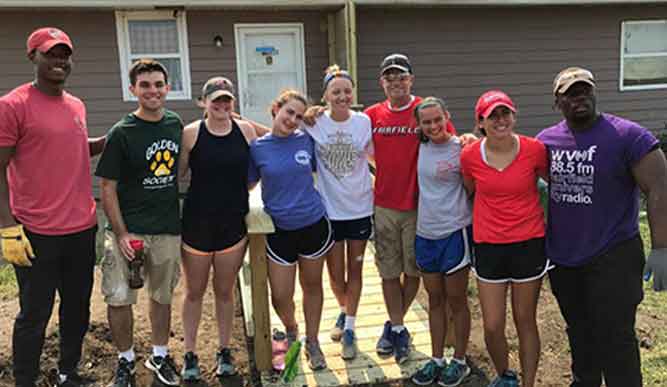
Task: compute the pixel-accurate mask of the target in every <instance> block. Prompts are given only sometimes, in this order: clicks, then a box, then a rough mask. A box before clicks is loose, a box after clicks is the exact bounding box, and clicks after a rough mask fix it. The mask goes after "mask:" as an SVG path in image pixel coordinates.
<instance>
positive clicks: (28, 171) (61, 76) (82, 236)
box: [0, 27, 104, 387]
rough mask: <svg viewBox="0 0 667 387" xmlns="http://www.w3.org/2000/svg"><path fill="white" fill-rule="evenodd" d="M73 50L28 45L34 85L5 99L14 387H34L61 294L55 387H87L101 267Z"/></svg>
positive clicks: (1, 103)
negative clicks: (72, 83) (93, 297)
mask: <svg viewBox="0 0 667 387" xmlns="http://www.w3.org/2000/svg"><path fill="white" fill-rule="evenodd" d="M72 50H73V46H72V41H71V40H70V38H69V36H67V34H65V32H63V31H61V30H59V29H56V28H50V27H47V28H40V29H38V30H36V31H34V32H33V33H32V34H31V35H30V37H29V38H28V41H27V54H28V59H29V60H30V61H31V62H32V64H33V65H34V71H35V79H34V80H33V81H32V82H29V83H26V84H23V85H21V86H19V87H17V88H16V89H14V90H12V91H10V92H9V93H7V94H6V95H4V96H3V97H1V98H0V168H2V171H3V173H0V236H1V237H2V239H1V242H2V253H3V256H4V258H5V259H6V260H7V261H9V262H10V263H12V264H13V265H14V269H15V271H16V279H17V282H18V287H19V303H20V311H19V313H18V315H17V316H16V320H15V322H14V334H13V341H12V348H13V353H12V355H13V359H14V378H15V379H16V386H17V387H34V386H35V382H36V379H37V376H38V375H39V358H40V354H41V352H42V346H43V344H44V335H45V331H46V326H47V324H48V322H49V318H50V317H51V311H52V309H53V301H54V296H55V293H56V290H57V291H58V294H59V296H60V309H59V325H58V328H59V331H60V332H59V337H60V359H59V361H58V375H57V378H56V379H57V380H56V385H58V386H67V387H77V386H83V385H86V384H87V383H88V381H86V380H85V379H83V378H81V377H80V376H79V375H78V373H77V366H78V363H79V360H80V359H81V346H82V342H83V337H84V335H85V333H86V331H87V330H88V323H89V318H90V310H89V309H90V294H91V290H92V287H93V267H94V265H95V232H96V231H97V221H96V217H95V201H94V200H93V195H92V187H91V178H90V157H91V156H93V155H95V154H98V153H100V152H101V151H102V148H103V147H104V137H101V138H96V139H88V129H87V127H86V109H85V106H84V104H83V102H81V100H80V99H78V98H76V97H74V96H73V95H71V94H69V93H67V92H66V91H64V86H65V81H66V80H67V77H68V76H69V74H70V71H71V67H72V52H73V51H72Z"/></svg>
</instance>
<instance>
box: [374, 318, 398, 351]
mask: <svg viewBox="0 0 667 387" xmlns="http://www.w3.org/2000/svg"><path fill="white" fill-rule="evenodd" d="M393 336H394V334H393V332H392V331H391V321H386V322H385V323H384V328H383V329H382V335H381V336H380V339H379V340H378V342H377V345H376V346H375V350H376V351H377V353H378V355H391V354H392V353H393V352H394V344H392V341H393V340H392V337H393Z"/></svg>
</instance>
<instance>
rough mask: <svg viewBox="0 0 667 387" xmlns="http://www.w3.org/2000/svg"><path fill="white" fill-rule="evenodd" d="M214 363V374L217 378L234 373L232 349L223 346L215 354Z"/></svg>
mask: <svg viewBox="0 0 667 387" xmlns="http://www.w3.org/2000/svg"><path fill="white" fill-rule="evenodd" d="M215 360H216V364H217V365H218V366H217V367H216V369H215V374H216V375H217V376H218V377H219V378H223V377H225V376H232V375H236V367H235V366H234V363H233V362H232V361H233V359H232V351H231V350H230V349H229V348H223V349H221V350H219V351H218V353H216V355H215Z"/></svg>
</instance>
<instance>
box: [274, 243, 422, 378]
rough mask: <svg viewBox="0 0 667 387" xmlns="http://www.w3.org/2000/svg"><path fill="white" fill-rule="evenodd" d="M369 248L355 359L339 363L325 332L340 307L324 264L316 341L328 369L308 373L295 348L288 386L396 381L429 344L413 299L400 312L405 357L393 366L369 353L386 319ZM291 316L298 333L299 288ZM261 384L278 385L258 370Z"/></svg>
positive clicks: (334, 345)
mask: <svg viewBox="0 0 667 387" xmlns="http://www.w3.org/2000/svg"><path fill="white" fill-rule="evenodd" d="M373 259H374V258H373V249H372V245H371V244H369V249H368V250H367V252H366V258H365V261H364V271H363V281H364V282H363V290H362V296H361V301H360V304H359V310H358V313H357V320H356V335H357V347H358V349H359V352H358V354H357V358H356V359H354V360H352V361H344V360H343V359H341V357H340V349H341V344H340V343H337V342H333V341H332V340H331V338H330V337H329V330H330V329H331V327H332V326H333V324H334V322H335V320H336V317H337V316H338V313H339V312H340V309H339V308H338V304H337V302H336V299H335V297H334V295H333V293H332V292H331V290H330V287H329V278H328V277H329V276H328V274H327V273H326V266H325V268H324V275H323V283H324V284H323V286H324V309H323V312H322V322H321V325H320V335H319V340H320V345H321V347H322V351H323V352H324V354H325V356H326V359H327V365H328V368H327V369H325V370H322V371H317V372H313V371H312V370H311V369H310V368H309V367H308V364H307V361H306V356H305V353H304V350H303V349H302V351H301V356H300V365H299V373H298V375H297V377H296V379H295V380H294V382H293V383H292V385H293V386H315V385H317V386H341V385H359V384H362V385H363V384H369V383H382V382H389V381H395V380H401V379H405V378H407V377H409V376H410V375H412V374H413V373H414V372H415V371H417V369H418V368H419V367H420V366H421V365H422V363H423V362H424V359H427V358H428V357H429V356H430V353H431V342H430V336H429V333H428V317H427V313H426V311H425V310H424V308H423V307H422V306H421V305H420V304H419V303H418V302H413V303H412V306H411V308H410V310H409V312H408V314H407V315H406V318H405V325H406V326H407V327H408V330H409V331H410V333H411V335H412V338H413V342H412V351H411V353H410V357H409V359H408V361H406V362H405V363H404V364H401V365H398V364H397V363H396V361H395V360H394V357H393V356H389V357H380V356H379V355H378V354H377V353H376V352H375V344H376V342H377V339H378V337H379V334H380V332H381V330H382V325H383V324H384V322H385V320H386V319H387V312H386V309H385V306H384V302H383V299H382V288H381V284H380V276H379V275H378V273H377V270H376V267H375V264H374V262H373ZM294 298H295V304H296V319H297V321H298V323H299V329H300V334H304V331H305V322H304V318H303V311H302V308H301V299H302V293H301V289H300V286H299V285H298V283H297V285H296V290H295V297H294ZM271 327H272V329H273V328H277V329H279V330H284V327H283V326H282V324H281V322H280V319H279V318H278V316H277V315H276V313H275V311H274V310H273V308H271ZM262 384H263V385H264V386H278V385H282V383H281V382H280V381H279V380H278V374H277V373H273V372H265V373H263V374H262Z"/></svg>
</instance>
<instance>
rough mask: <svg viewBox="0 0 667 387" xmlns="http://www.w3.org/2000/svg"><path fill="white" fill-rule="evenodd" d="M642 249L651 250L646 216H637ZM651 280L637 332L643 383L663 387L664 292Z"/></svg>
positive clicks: (666, 348)
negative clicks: (657, 289) (658, 289)
mask: <svg viewBox="0 0 667 387" xmlns="http://www.w3.org/2000/svg"><path fill="white" fill-rule="evenodd" d="M639 227H640V232H641V234H642V239H643V240H644V251H646V254H647V255H648V254H649V253H650V251H651V237H650V233H649V228H648V224H647V219H646V216H645V215H644V216H642V218H641V219H640V224H639ZM652 284H653V282H652V280H651V282H646V283H644V301H643V302H642V303H641V305H639V312H638V314H637V334H638V336H639V340H640V344H641V356H642V372H643V374H644V383H645V385H646V386H655V387H659V386H664V383H665V381H666V380H667V319H666V318H665V316H667V292H660V293H658V292H655V291H653V288H652V287H651V286H652Z"/></svg>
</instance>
